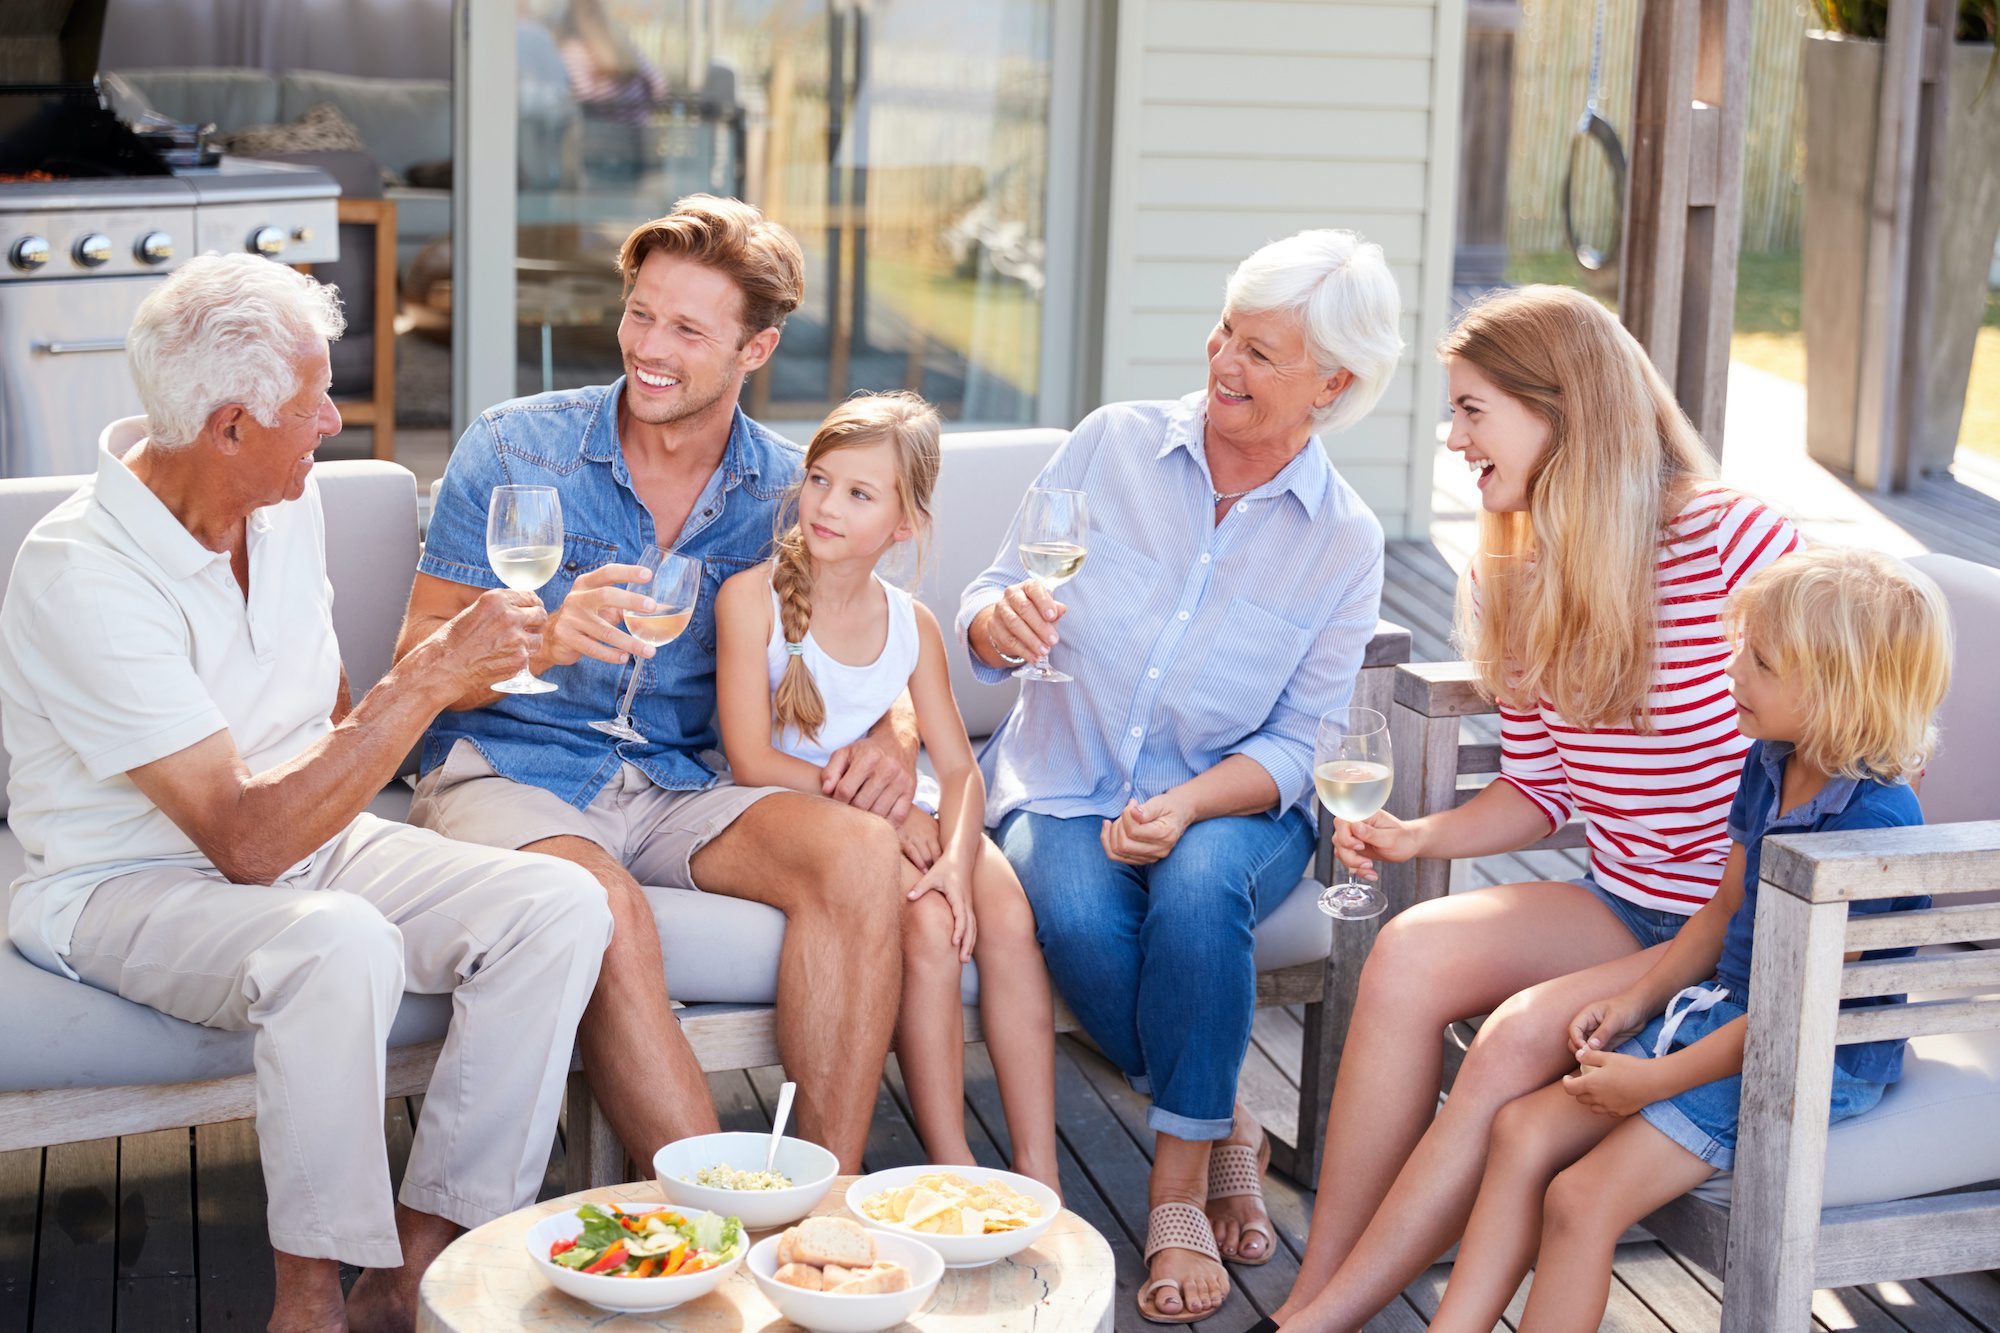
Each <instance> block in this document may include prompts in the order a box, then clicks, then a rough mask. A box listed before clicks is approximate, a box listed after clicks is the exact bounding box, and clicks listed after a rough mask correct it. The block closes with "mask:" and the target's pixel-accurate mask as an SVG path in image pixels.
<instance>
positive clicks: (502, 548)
mask: <svg viewBox="0 0 2000 1333" xmlns="http://www.w3.org/2000/svg"><path fill="white" fill-rule="evenodd" d="M562 544H563V525H562V500H561V499H560V498H559V497H558V496H557V495H556V490H555V487H553V486H495V487H494V488H493V495H492V498H491V499H489V500H488V501H487V505H486V560H487V563H489V564H491V565H492V566H493V572H494V573H495V574H497V575H499V576H500V581H501V582H502V583H504V584H506V585H507V586H508V587H510V588H512V589H514V591H516V592H534V591H535V590H536V589H537V588H540V587H541V586H542V585H543V584H544V583H547V582H548V581H549V580H550V579H552V578H554V577H555V573H556V567H557V566H558V565H560V564H561V563H562ZM493 688H494V689H495V690H498V691H499V692H500V693H502V694H547V693H548V692H549V691H551V690H553V689H555V688H556V687H555V686H554V685H553V684H551V683H550V682H548V681H546V680H541V679H539V678H537V677H535V676H531V675H529V674H528V669H527V668H526V667H522V668H521V669H520V670H519V671H516V672H515V673H514V674H513V675H511V676H509V677H507V679H505V680H503V681H499V682H497V683H495V684H494V686H493Z"/></svg>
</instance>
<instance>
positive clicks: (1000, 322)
mask: <svg viewBox="0 0 2000 1333" xmlns="http://www.w3.org/2000/svg"><path fill="white" fill-rule="evenodd" d="M868 289H869V295H870V297H871V298H872V299H874V300H879V301H882V302H884V303H886V304H887V305H889V306H890V307H892V308H893V309H894V310H895V311H896V313H897V314H899V315H901V316H902V317H903V318H904V319H905V320H907V321H908V322H909V323H910V325H911V326H912V327H913V328H915V329H919V330H921V331H922V332H923V334H924V336H925V337H928V338H930V339H932V340H933V341H935V342H939V343H942V344H944V345H945V346H946V347H949V348H950V349H951V350H952V351H954V352H956V353H958V354H959V355H960V356H962V357H964V358H965V359H966V360H967V361H975V362H977V363H978V364H979V365H980V367H981V368H982V369H984V370H985V371H986V372H987V373H988V374H990V375H995V376H998V377H999V378H1000V379H1003V380H1005V381H1006V382H1007V383H1009V384H1012V385H1013V386H1014V387H1015V388H1017V389H1020V390H1021V391H1022V392H1023V393H1025V394H1028V395H1030V396H1032V395H1033V394H1034V393H1035V390H1036V384H1037V381H1038V380H1039V379H1040V377H1041V351H1042V349H1041V327H1042V303H1041V300H1040V298H1038V297H1037V296H1036V295H1035V294H1034V293H1032V292H1030V291H1029V290H1028V289H1027V288H1025V287H1023V286H1021V284H1019V283H1016V282H1007V281H1005V280H998V279H996V280H994V281H991V282H989V283H987V284H985V286H983V287H982V286H981V285H980V284H979V283H977V282H974V281H972V280H970V279H967V278H961V277H959V276H957V275H956V274H953V273H946V272H940V271H938V270H937V269H934V268H930V267H928V266H925V265H923V264H920V263H917V262H914V261H912V260H909V259H905V258H902V257H899V256H893V255H885V254H882V253H880V252H874V253H871V254H870V255H869V256H868Z"/></svg>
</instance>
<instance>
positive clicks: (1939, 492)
mask: <svg viewBox="0 0 2000 1333" xmlns="http://www.w3.org/2000/svg"><path fill="white" fill-rule="evenodd" d="M1730 389H1731V402H1730V431H1729V435H1730V439H1731V440H1733V441H1738V442H1742V443H1739V444H1738V446H1737V447H1735V449H1734V450H1733V452H1732V453H1731V454H1730V455H1729V456H1727V457H1726V458H1725V466H1724V478H1725V480H1728V481H1730V482H1732V483H1733V484H1735V485H1738V486H1740V487H1742V488H1743V489H1745V490H1748V491H1751V492H1753V493H1755V494H1758V495H1760V496H1762V497H1764V498H1765V499H1767V500H1769V501H1771V502H1772V503H1774V504H1777V505H1778V506H1779V507H1781V508H1783V509H1785V510H1786V511H1787V512H1788V513H1790V514H1792V515H1793V516H1794V517H1795V518H1797V519H1798V520H1799V521H1800V523H1801V524H1802V526H1803V527H1804V528H1805V529H1806V530H1807V532H1808V534H1809V535H1811V536H1812V537H1813V538H1814V539H1816V540H1823V541H1848V542H1855V543H1860V544H1866V545H1871V546H1878V547H1881V548H1883V549H1886V550H1889V551H1892V552H1894V553H1896V554H1910V553H1913V552H1916V551H1921V550H1940V551H1947V552H1950V553H1952V554H1956V555H1961V556H1965V557H1967V558H1970V559H1976V560H1981V561H1983V562H1985V563H1988V564H1995V565H2000V469H1996V468H1995V467H1993V466H1992V465H1991V464H1983V463H1981V462H1980V461H1979V460H1977V459H1967V460H1965V461H1964V462H1962V464H1961V466H1960V467H1959V468H1958V469H1957V475H1956V476H1955V477H1949V478H1940V479H1934V480H1930V481H1927V482H1925V483H1924V484H1923V485H1922V486H1920V487H1919V488H1918V489H1917V490H1916V491H1914V492H1912V493H1911V494H1909V495H1904V496H1895V497H1872V496H1863V495H1861V494H1859V493H1857V492H1855V491H1854V490H1852V489H1851V488H1850V487H1848V486H1847V485H1846V484H1845V483H1843V482H1841V481H1839V480H1838V479H1837V478H1834V477H1832V476H1830V475H1829V474H1827V473H1826V472H1824V471H1823V470H1821V469H1819V468H1817V467H1815V466H1814V465H1812V464H1811V463H1810V462H1808V461H1807V460H1806V459H1805V456H1804V447H1803V430H1802V427H1801V424H1800V423H1802V421H1803V403H1802V394H1801V392H1800V391H1798V390H1797V387H1796V386H1793V385H1788V384H1786V383H1784V382H1783V381H1778V380H1775V379H1773V378H1772V377H1770V376H1764V375H1759V374H1758V373H1757V372H1754V371H1745V370H1742V369H1741V368H1738V370H1737V371H1736V372H1735V373H1733V374H1732V377H1731V385H1730ZM1752 442H1754V445H1753V443H1752ZM1437 480H1438V484H1437V490H1436V494H1435V499H1434V521H1433V524H1432V528H1431V540H1430V541H1428V542H1399V543H1395V544H1394V545H1393V546H1392V548H1391V551H1390V559H1389V565H1388V578H1387V586H1386V588H1385V590H1384V593H1383V612H1382V614H1383V615H1384V616H1386V617H1388V618H1389V619H1392V620H1396V621H1400V622H1401V623H1403V624H1405V625H1407V626H1409V628H1410V629H1411V631H1412V633H1413V636H1414V644H1415V651H1416V655H1417V656H1418V657H1419V658H1420V659H1425V660H1436V659H1440V658H1443V657H1445V656H1447V655H1448V654H1449V634H1450V621H1451V599H1452V594H1453V589H1454V587H1455V584H1456V580H1457V572H1458V570H1459V569H1461V568H1462V567H1463V565H1464V563H1465V560H1466V558H1467V555H1468V553H1469V551H1470V549H1471V542H1472V537H1473V513H1474V511H1473V507H1472V506H1473V504H1474V503H1475V496H1474V493H1473V492H1472V490H1471V488H1470V487H1469V485H1468V484H1467V478H1466V476H1465V474H1464V470H1463V468H1462V467H1461V466H1459V465H1458V464H1457V462H1456V460H1455V459H1451V458H1449V457H1441V458H1440V461H1439V465H1438V471H1437ZM1580 865H1581V862H1580V861H1579V859H1578V858H1577V857H1576V855H1575V854H1574V853H1560V852H1557V853H1539V854H1536V855H1534V856H1532V857H1494V858H1489V859H1487V860H1485V861H1481V862H1476V863H1473V864H1471V865H1468V866H1466V867H1464V869H1463V872H1462V873H1463V874H1464V876H1465V882H1466V883H1467V884H1468V885H1476V884H1482V883H1498V882H1503V881H1507V880H1514V879H1523V878H1545V877H1561V878H1567V877H1568V876H1569V875H1572V874H1575V873H1578V870H1579V868H1580ZM1299 1021H1300V1020H1299V1015H1298V1014H1296V1013H1294V1012H1287V1011H1283V1010H1267V1011H1264V1012H1262V1013H1260V1014H1259V1015H1258V1017H1257V1024H1256V1031H1255V1038H1254V1042H1253V1044H1252V1047H1251V1050H1250V1053H1249V1058H1248V1060H1247V1062H1246V1066H1245V1069H1244V1075H1243V1078H1244V1083H1245V1086H1246V1088H1247V1089H1249V1088H1254V1089H1261V1090H1262V1095H1261V1096H1260V1097H1258V1100H1273V1101H1275V1100H1277V1094H1278V1093H1280V1092H1281V1091H1282V1089H1283V1088H1284V1087H1296V1085H1297V1081H1298V1071H1299V1037H1300V1027H1299ZM966 1056H967V1076H968V1077H967V1098H966V1102H967V1116H968V1123H969V1125H970V1127H971V1130H972V1140H973V1145H974V1148H975V1150H976V1151H977V1152H978V1154H979V1155H980V1157H981V1159H982V1160H983V1161H987V1162H991V1163H993V1164H996V1165H998V1164H1000V1163H1001V1162H1002V1161H1003V1160H1004V1153H1005V1144H1006V1130H1005V1126H1004V1124H1003V1123H1002V1119H1001V1113H1000V1106H999V1097H998V1093H997V1091H996V1089H995V1086H994V1082H993V1075H992V1067H991V1065H990V1064H989V1063H988V1061H987V1058H986V1052H985V1048H984V1047H983V1046H974V1047H971V1048H969V1049H968V1050H967V1053H966ZM1056 1072H1057V1123H1058V1125H1059V1126H1060V1129H1061V1134H1062V1145H1063V1161H1062V1172H1063V1186H1064V1193H1065V1196H1066V1198H1067V1201H1068V1203H1069V1205H1070V1206H1071V1207H1072V1208H1074V1209H1075V1210H1076V1211H1077V1212H1078V1213H1079V1214H1081V1215H1082V1216H1083V1217H1084V1218H1086V1219H1087V1220H1088V1221H1089V1222H1090V1223H1091V1224H1092V1225H1093V1226H1095V1227H1097V1228H1098V1230H1099V1231H1101V1232H1103V1234H1104V1235H1105V1237H1106V1238H1107V1239H1108V1240H1109V1241H1110V1242H1111V1246H1112V1249H1113V1251H1114V1252H1115V1253H1116V1255H1117V1261H1118V1274H1119V1300H1118V1304H1117V1317H1118V1327H1119V1329H1120V1330H1127V1329H1133V1330H1136V1329H1140V1328H1145V1327H1151V1326H1150V1325H1146V1324H1144V1323H1143V1322H1142V1321H1141V1320H1139V1318H1138V1316H1137V1314H1136V1312H1135V1311H1134V1310H1133V1308H1132V1293H1133V1291H1134V1290H1136V1287H1137V1283H1138V1280H1139V1277H1140V1274H1141V1267H1140V1263H1139V1245H1140V1244H1141V1243H1142V1242H1143V1240H1144V1234H1145V1216H1144V1211H1145V1198H1146V1172H1147V1168H1148V1161H1149V1154H1150V1152H1151V1149H1152V1136H1151V1134H1150V1133H1148V1132H1147V1130H1146V1128H1145V1119H1144V1114H1145V1104H1144V1100H1143V1099H1142V1098H1140V1097H1139V1096H1138V1095H1137V1094H1135V1093H1133V1092H1131V1091H1130V1090H1129V1089H1128V1088H1127V1087H1126V1086H1125V1084H1124V1082H1123V1080H1122V1079H1120V1078H1119V1077H1118V1075H1117V1073H1116V1071H1115V1070H1114V1069H1113V1068H1112V1067H1111V1066H1110V1065H1109V1064H1108V1063H1106V1062H1105V1061H1104V1060H1103V1058H1102V1057H1100V1056H1098V1055H1097V1054H1096V1053H1095V1052H1094V1051H1092V1050H1091V1049H1090V1048H1089V1047H1088V1046H1086V1045H1084V1044H1082V1043H1080V1042H1077V1041H1075V1040H1072V1039H1068V1038H1065V1039H1064V1040H1063V1041H1062V1042H1061V1044H1060V1045H1059V1047H1058V1051H1057V1071H1056ZM778 1081H779V1076H778V1071H776V1070H770V1069H766V1070H755V1071H751V1072H749V1073H736V1074H728V1075H718V1076H716V1077H714V1078H713V1079H711V1080H710V1085H711V1088H712V1090H713V1092H714V1095H715V1100H716V1104H717V1106H718V1108H719V1109H720V1112H721V1116H722V1121H723V1126H724V1128H731V1129H751V1128H767V1127H768V1125H769V1113H770V1108H771V1106H772V1104H773V1101H774V1098H775V1094H776V1088H777V1084H778ZM420 1100H421V1099H411V1100H410V1101H409V1102H403V1101H397V1102H394V1103H391V1104H390V1105H389V1107H388V1108H387V1110H386V1123H387V1127H388V1134H389V1142H390V1148H391V1155H392V1165H393V1166H394V1168H395V1170H396V1171H397V1172H398V1173H399V1174H400V1171H401V1167H402V1158H403V1156H404V1155H405V1154H406V1153H407V1151H408V1147H409V1140H410V1128H411V1126H412V1125H413V1124H414V1122H415V1116H416V1114H417V1112H418V1110H419V1109H420ZM920 1160H921V1150H920V1148H919V1146H918V1143H917V1137H916V1134H915V1131H914V1130H913V1129H912V1128H911V1122H910V1117H909V1102H908V1098H907V1097H906V1096H905V1094H904V1092H903V1088H902V1083H901V1079H900V1076H899V1075H898V1074H897V1073H896V1071H895V1069H894V1066H893V1064H892V1066H891V1069H890V1071H889V1073H888V1075H887V1076H886V1077H885V1078H884V1080H883V1083H882V1088H881V1092H880V1096H879V1099H878V1102H877V1115H876V1118H875V1127H874V1131H873V1134H872V1136H871V1139H870V1142H869V1150H868V1154H867V1164H868V1166H869V1168H870V1169H871V1170H872V1169H878V1168H881V1167H887V1166H896V1165H903V1164H907V1163H913V1162H917V1161H920ZM560 1167H561V1148H560V1145H558V1147H557V1149H556V1152H555V1155H554V1156H553V1157H552V1158H551V1162H550V1173H549V1176H548V1180H547V1185H546V1187H545V1190H544V1196H545V1197H547V1196H548V1195H552V1194H555V1193H559V1192H560V1186H559V1181H560V1179H561V1171H560ZM1267 1193H1268V1201H1269V1204H1270V1209H1271V1214H1272V1217H1273V1219H1274V1220H1275V1221H1276V1223H1277V1228H1278V1231H1279V1233H1280V1235H1279V1240H1280V1242H1281V1243H1280V1248H1279V1251H1278V1253H1277V1254H1276V1255H1275V1256H1274V1258H1273V1259H1272V1261H1271V1262H1270V1263H1269V1264H1267V1265H1265V1266H1264V1267H1262V1268H1257V1269H1241V1270H1235V1271H1234V1274H1233V1276H1234V1278H1235V1290H1234V1291H1233V1293H1232V1295H1231V1296H1230V1299H1229V1302H1228V1304H1227V1305H1225V1306H1224V1307H1223V1308H1222V1309H1221V1310H1220V1311H1219V1312H1218V1313H1217V1314H1216V1315H1214V1316H1213V1317H1211V1318H1210V1319H1208V1320H1205V1321H1203V1323H1201V1324H1200V1325H1197V1326H1196V1327H1198V1328H1202V1329H1214V1330H1219V1331H1220V1333H1237V1330H1241V1329H1244V1328H1247V1327H1248V1326H1249V1325H1250V1324H1251V1323H1253V1322H1254V1321H1255V1320H1256V1319H1257V1318H1258V1317H1259V1316H1261V1315H1262V1314H1264V1313H1267V1312H1268V1311H1270V1310H1272V1309H1275V1308H1276V1306H1277V1305H1278V1303H1279V1302H1280V1301H1282V1300H1283V1299H1284V1297H1285V1294H1286V1292H1287V1290H1288V1289H1289V1287H1290V1285H1291V1281H1292V1278H1293V1276H1294V1275H1295V1273H1296V1272H1297V1264H1298V1256H1299V1254H1300V1252H1301V1250H1302V1249H1303V1246H1304V1237H1305V1230H1306V1224H1307V1221H1308V1219H1309V1218H1310V1216H1311V1213H1312V1195H1311V1194H1310V1193H1308V1192H1307V1191H1305V1190H1302V1189H1300V1188H1298V1187H1297V1185H1296V1184H1294V1183H1293V1182H1291V1181H1288V1180H1285V1179H1283V1178H1282V1177H1279V1176H1277V1175H1275V1174H1274V1175H1273V1176H1272V1177H1271V1179H1270V1182H1269V1184H1268V1186H1267ZM1448 1271H1449V1270H1448V1269H1447V1268H1445V1267H1443V1266H1439V1267H1436V1268H1433V1269H1431V1270H1430V1271H1429V1272H1427V1273H1426V1274H1425V1275H1424V1276H1423V1277H1422V1278H1421V1279H1419V1280H1418V1281H1417V1282H1416V1283H1414V1284H1412V1285H1411V1286H1410V1288H1409V1289H1408V1290H1407V1291H1405V1292H1404V1293H1403V1296H1402V1299H1401V1300H1400V1301H1399V1302H1398V1303H1397V1304H1396V1305H1394V1306H1393V1307H1391V1308H1390V1309H1389V1310H1387V1311H1385V1312H1384V1313H1383V1314H1382V1315H1381V1316H1380V1317H1378V1318H1377V1319H1376V1320H1375V1321H1374V1322H1373V1323H1372V1324H1371V1325H1370V1328H1371V1330H1377V1331H1379V1333H1400V1331H1401V1330H1411V1329H1421V1328H1423V1327H1424V1326H1425V1324H1426V1321H1427V1317H1428V1315H1429V1314H1430V1313H1431V1312H1432V1311H1433V1310H1434V1309H1435V1308H1436V1305H1437V1301H1438V1296H1439V1293H1440V1292H1441V1290H1442V1288H1443V1285H1444V1280H1445V1277H1446V1275H1447V1273H1448ZM1719 1292H1720V1282H1719V1281H1718V1280H1717V1278H1716V1277H1715V1276H1714V1275H1712V1274H1709V1273H1706V1272H1704V1271H1702V1270H1701V1269H1699V1268H1696V1267H1694V1266H1692V1265H1690V1264H1687V1263H1684V1262H1682V1261H1681V1260H1679V1259H1678V1258H1676V1257H1675V1256H1674V1255H1672V1254H1671V1253H1669V1252H1668V1251H1667V1250H1666V1249H1665V1248H1664V1247H1663V1246H1661V1245H1659V1244H1658V1243H1656V1242H1650V1241H1647V1242H1640V1243H1635V1244H1627V1245H1625V1246H1622V1247H1621V1248H1620V1250H1619V1254H1618V1265H1617V1269H1616V1282H1615V1283H1614V1286H1613V1289H1612V1299H1611V1304H1610V1308H1609V1310H1608V1312H1607V1314H1606V1318H1605V1323H1604V1327H1605V1328H1607V1329H1615V1330H1631V1331H1632V1333H1699V1331H1700V1330H1707V1329H1713V1328H1715V1327H1716V1326H1717V1324H1718V1322H1719V1312H1720V1308H1721V1307H1720V1303H1719V1299H1718V1294H1719ZM270 1295H271V1267H270V1257H269V1250H268V1245H267V1240H266V1236H265V1230H264V1190H263V1182H262V1178H261V1175H260V1172H259V1168H258V1163H257V1151H256V1138H255V1135H254V1133H253V1132H252V1130H251V1127H250V1126H249V1124H248V1123H247V1122H242V1123H236V1124H228V1125H217V1126H211V1127H207V1128H203V1129H200V1130H194V1131H188V1130H172V1131H163V1132H160V1133H156V1134H145V1135H137V1136H133V1137H129V1138H125V1139H118V1140H108V1139H107V1140H101V1141H98V1142H94V1143H82V1144H72V1145H68V1146H65V1147H60V1148H50V1149H47V1150H43V1151H26V1152H16V1153H9V1154H0V1333H10V1331H11V1330H16V1329H19V1330H34V1331H35V1333H43V1331H44V1330H48V1331H51V1333H52V1331H54V1330H62V1331H63V1333H99V1331H100V1330H106V1331H108V1330H120V1331H125V1330H132V1331H136V1333H154V1330H194V1329H199V1330H202V1331H203V1333H217V1331H218V1330H234V1329H244V1330H251V1329H258V1328H261V1327H262V1321H263V1317H264V1315H265V1314H266V1312H267V1311H268V1310H269V1308H270ZM1518 1312H1519V1303H1518V1301H1517V1303H1516V1305H1515V1307H1514V1309H1513V1310H1511V1311H1510V1312H1509V1322H1508V1324H1507V1327H1509V1328H1511V1327H1512V1320H1513V1318H1514V1317H1515V1316H1517V1315H1518ZM1814 1314H1815V1327H1816V1328H1819V1329H1826V1330H1833V1329H1860V1330H1869V1331H1870V1333H1878V1331H1879V1333H1897V1331H1899V1330H1901V1331H1904V1333H1976V1331H1980V1330H1983V1331H1984V1333H2000V1278H1996V1276H1995V1275H1993V1274H1972V1275H1963V1276H1959V1277H1950V1278H1937V1279H1933V1280H1930V1281H1926V1282H1920V1283H1901V1284H1899V1283H1885V1284H1882V1285H1880V1286H1876V1287H1869V1288H1852V1289H1846V1290H1841V1291H1826V1292H1820V1293H1818V1295H1817V1297H1816V1299H1815V1303H1814Z"/></svg>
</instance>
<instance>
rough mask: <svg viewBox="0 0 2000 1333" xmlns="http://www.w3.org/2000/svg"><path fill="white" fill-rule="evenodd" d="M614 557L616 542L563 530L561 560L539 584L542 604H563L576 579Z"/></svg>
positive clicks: (608, 562) (556, 605) (610, 561)
mask: <svg viewBox="0 0 2000 1333" xmlns="http://www.w3.org/2000/svg"><path fill="white" fill-rule="evenodd" d="M617 559H618V543H617V542H608V541H605V540H604V539H603V538H601V537H591V536H586V535H585V534H583V533H581V532H566V533H564V534H563V543H562V561H561V563H559V564H558V565H557V566H556V572H555V573H554V574H553V575H551V576H550V578H549V581H548V582H547V583H544V584H543V585H542V588H541V597H542V604H543V605H544V606H546V607H548V608H549V610H551V611H553V610H555V609H556V608H557V607H559V606H561V605H562V604H563V599H564V598H565V597H568V596H569V594H570V590H571V589H572V588H574V587H575V586H576V581H577V580H578V579H579V578H581V577H583V576H584V575H585V574H588V573H589V572H590V571H591V570H593V569H596V568H598V567H599V566H601V565H608V564H612V563H613V562H615V561H616V560H617Z"/></svg>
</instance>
